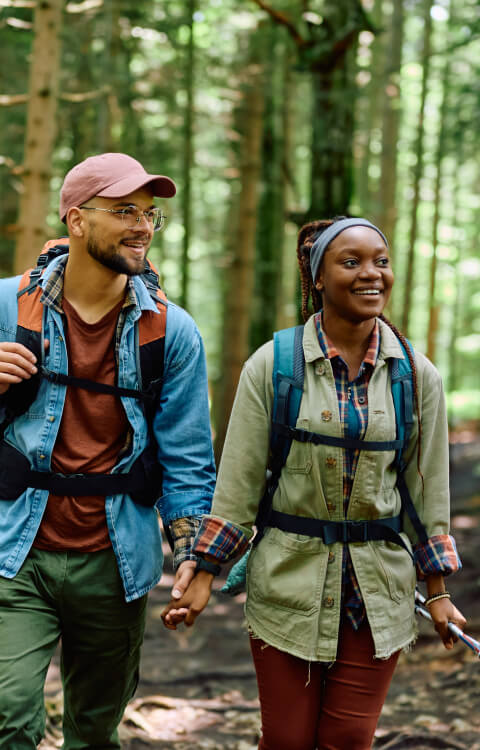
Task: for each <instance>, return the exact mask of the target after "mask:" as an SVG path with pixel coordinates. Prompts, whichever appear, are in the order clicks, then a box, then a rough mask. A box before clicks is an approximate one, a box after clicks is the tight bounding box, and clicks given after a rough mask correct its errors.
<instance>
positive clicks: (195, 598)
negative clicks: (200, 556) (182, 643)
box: [162, 560, 214, 630]
mask: <svg viewBox="0 0 480 750" xmlns="http://www.w3.org/2000/svg"><path fill="white" fill-rule="evenodd" d="M184 566H185V567H184ZM186 566H188V568H187V567H186ZM182 569H183V570H182ZM213 578H214V576H213V575H212V573H207V571H205V570H199V571H198V573H195V563H194V562H193V561H191V560H186V561H185V562H183V563H182V564H181V565H180V566H179V568H178V571H177V575H176V578H175V583H174V585H173V589H172V599H171V600H170V601H169V603H168V604H167V606H166V607H165V609H164V610H163V612H162V620H163V624H164V625H165V627H166V628H168V629H169V630H176V629H177V625H179V624H180V623H182V622H184V623H185V625H187V626H188V627H190V626H191V625H193V623H194V622H195V620H196V619H197V617H198V615H199V614H200V613H201V612H202V611H203V610H204V608H205V607H206V605H207V603H208V600H209V599H210V591H211V588H212V582H213ZM185 582H187V583H186V585H185ZM182 587H183V590H182Z"/></svg>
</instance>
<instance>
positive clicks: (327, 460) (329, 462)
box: [325, 456, 337, 469]
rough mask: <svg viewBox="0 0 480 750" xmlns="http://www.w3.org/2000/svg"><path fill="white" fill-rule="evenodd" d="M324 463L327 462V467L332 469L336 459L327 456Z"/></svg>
mask: <svg viewBox="0 0 480 750" xmlns="http://www.w3.org/2000/svg"><path fill="white" fill-rule="evenodd" d="M325 463H326V464H327V466H328V468H329V469H333V468H335V466H336V465H337V459H336V458H334V457H333V456H327V458H326V459H325Z"/></svg>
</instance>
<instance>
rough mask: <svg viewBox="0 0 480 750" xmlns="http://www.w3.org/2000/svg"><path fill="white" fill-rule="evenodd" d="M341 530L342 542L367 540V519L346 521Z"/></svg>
mask: <svg viewBox="0 0 480 750" xmlns="http://www.w3.org/2000/svg"><path fill="white" fill-rule="evenodd" d="M342 531H343V539H342V541H343V542H367V541H368V521H346V522H345V524H344V526H343V529H342Z"/></svg>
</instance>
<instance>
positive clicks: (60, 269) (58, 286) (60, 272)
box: [40, 254, 137, 313]
mask: <svg viewBox="0 0 480 750" xmlns="http://www.w3.org/2000/svg"><path fill="white" fill-rule="evenodd" d="M67 260H68V255H67V254H65V255H61V256H60V257H59V258H57V259H56V261H55V262H54V265H53V264H52V265H53V268H51V269H50V272H49V273H48V276H46V277H45V278H44V279H42V282H41V284H42V286H43V293H42V296H41V298H40V302H41V303H42V304H44V305H49V306H51V307H54V308H55V310H57V312H59V313H62V312H63V310H62V300H63V277H64V274H65V267H66V265H67ZM136 304H137V293H136V291H135V284H134V282H133V278H131V277H129V278H128V279H127V289H126V293H125V299H124V301H123V305H122V310H123V309H124V308H128V307H135V306H136Z"/></svg>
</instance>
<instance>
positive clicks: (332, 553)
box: [328, 552, 335, 563]
mask: <svg viewBox="0 0 480 750" xmlns="http://www.w3.org/2000/svg"><path fill="white" fill-rule="evenodd" d="M334 560H335V552H329V553H328V562H329V563H332V562H333V561H334Z"/></svg>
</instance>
